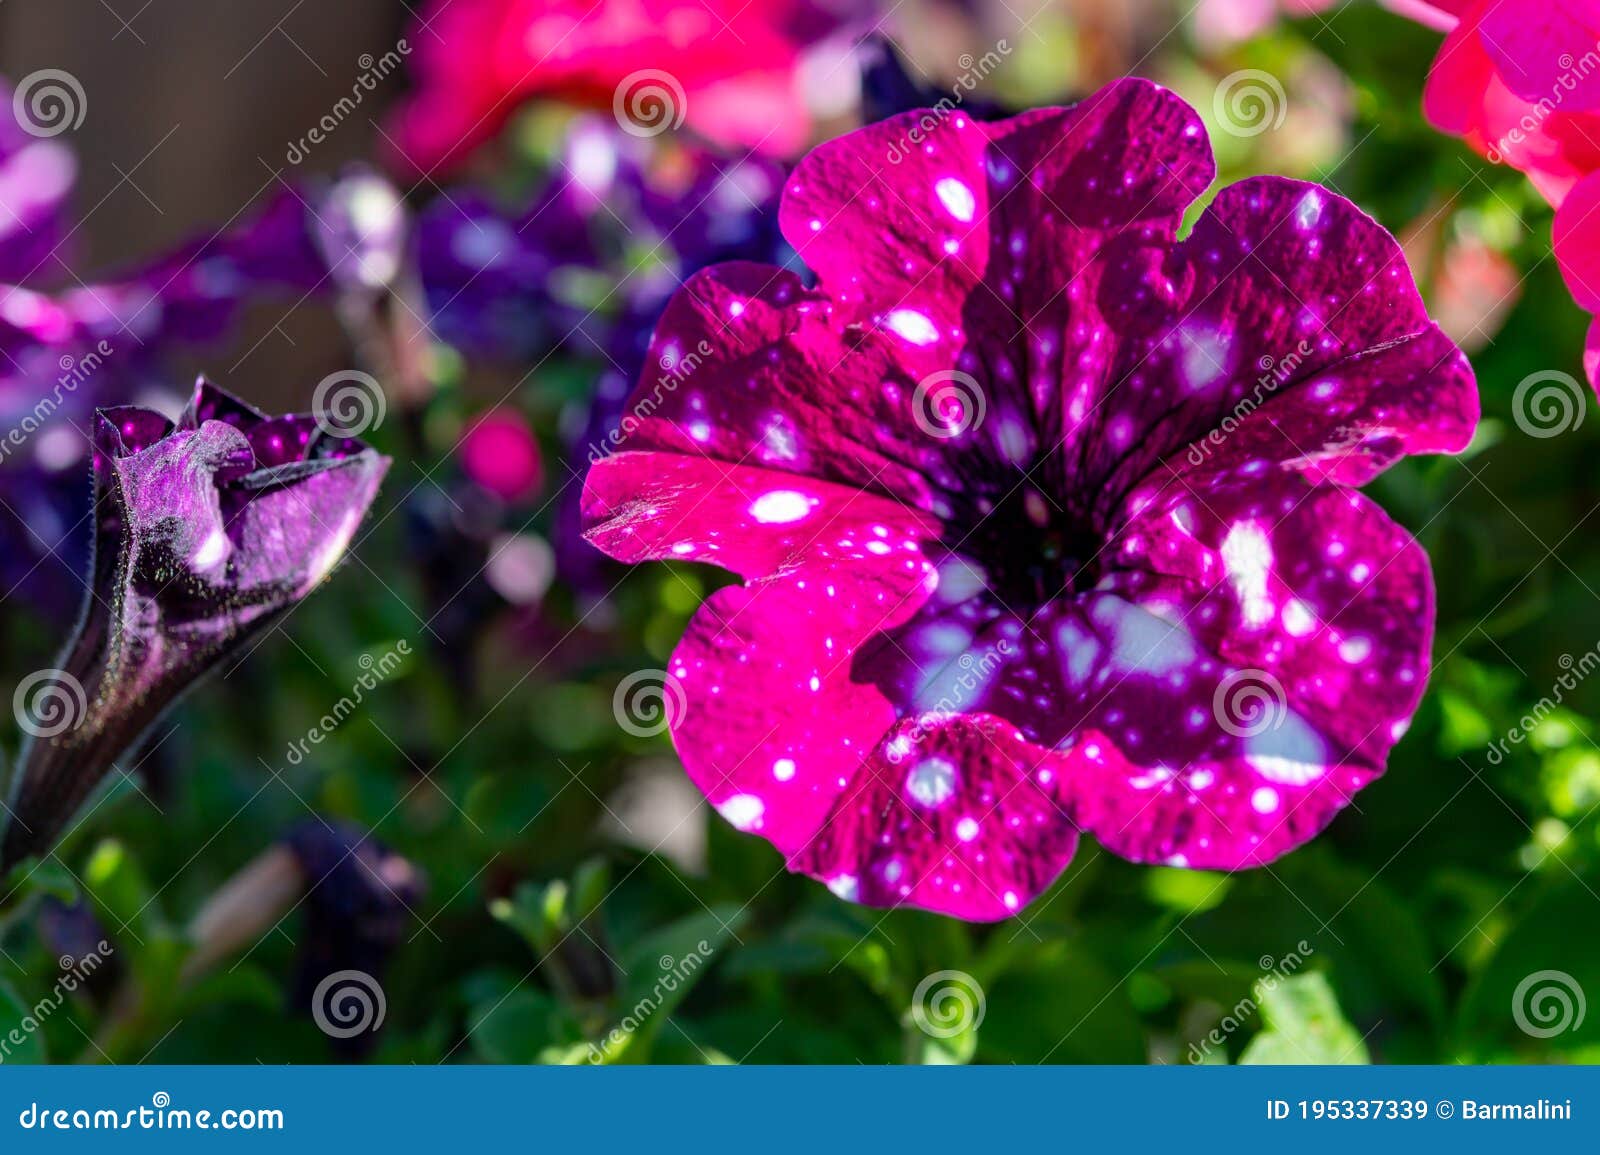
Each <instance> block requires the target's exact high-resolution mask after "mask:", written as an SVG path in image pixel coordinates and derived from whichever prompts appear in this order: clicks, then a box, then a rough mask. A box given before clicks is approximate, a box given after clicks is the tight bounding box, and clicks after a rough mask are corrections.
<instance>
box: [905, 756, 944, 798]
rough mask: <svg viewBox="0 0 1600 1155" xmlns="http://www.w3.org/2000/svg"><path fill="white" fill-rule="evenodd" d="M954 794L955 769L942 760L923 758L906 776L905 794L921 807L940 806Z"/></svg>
mask: <svg viewBox="0 0 1600 1155" xmlns="http://www.w3.org/2000/svg"><path fill="white" fill-rule="evenodd" d="M955 792H956V768H955V767H954V766H953V765H951V764H950V763H949V762H947V761H945V760H944V759H943V758H924V759H923V760H922V761H921V762H918V763H917V764H916V765H915V766H913V767H912V768H911V773H909V774H907V775H906V793H907V794H909V795H911V797H912V799H913V800H914V801H916V802H918V803H920V804H921V805H923V806H929V807H933V806H940V805H943V804H944V803H945V802H946V801H948V800H949V798H950V796H951V795H952V794H954V793H955Z"/></svg>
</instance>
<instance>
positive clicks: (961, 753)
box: [789, 714, 1078, 922]
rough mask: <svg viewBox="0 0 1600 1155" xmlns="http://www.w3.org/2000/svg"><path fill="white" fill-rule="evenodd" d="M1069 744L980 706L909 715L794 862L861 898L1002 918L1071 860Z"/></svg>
mask: <svg viewBox="0 0 1600 1155" xmlns="http://www.w3.org/2000/svg"><path fill="white" fill-rule="evenodd" d="M1075 761H1076V760H1075V759H1074V758H1071V757H1069V756H1065V755H1062V754H1057V753H1053V752H1051V751H1048V750H1043V749H1040V748H1039V747H1037V746H1034V745H1032V744H1031V743H1029V742H1028V741H1027V740H1026V739H1024V738H1023V737H1022V735H1021V734H1019V733H1017V731H1016V730H1015V729H1013V728H1012V727H1010V726H1007V725H1006V724H1005V723H1003V722H1001V721H1000V720H999V719H997V718H993V717H990V716H988V715H983V714H976V715H972V714H968V715H959V716H938V715H925V716H923V717H921V718H906V719H904V720H903V721H902V722H901V724H900V725H899V726H898V727H897V728H896V729H895V731H894V732H893V733H892V734H889V735H887V736H886V737H885V740H884V742H883V743H882V744H881V745H879V746H878V748H877V749H876V750H874V751H873V752H872V755H871V757H870V758H869V759H867V761H866V762H865V764H864V765H863V766H862V767H861V769H860V770H859V771H858V773H857V777H856V778H855V780H854V781H853V782H852V784H851V786H850V787H849V789H848V790H846V791H844V792H843V793H842V794H841V795H840V797H839V799H838V801H837V803H836V804H835V806H834V808H833V812H832V813H831V814H830V815H829V816H828V819H827V822H826V823H825V824H824V826H823V827H822V830H821V831H820V833H819V834H818V835H817V836H816V837H815V838H814V839H812V840H811V841H810V842H809V843H808V845H807V846H806V847H805V848H804V849H803V850H801V851H800V852H798V853H795V854H793V855H791V858H790V862H789V866H790V869H792V870H798V871H803V872H804V873H806V874H810V875H812V876H813V877H816V878H819V879H821V880H823V881H825V882H826V883H827V884H828V885H829V886H830V887H832V888H833V889H834V890H835V892H836V893H839V894H842V895H844V896H845V897H847V898H850V899H853V900H855V901H858V902H863V903H865V904H867V905H868V906H883V907H891V906H899V905H902V904H906V905H910V906H915V907H920V908H921V909H923V910H933V911H938V912H939V913H941V914H948V915H953V916H955V917H956V918H964V919H970V920H973V921H980V922H984V921H992V920H996V919H1002V918H1009V917H1010V916H1011V915H1014V914H1016V913H1017V911H1019V910H1020V909H1022V907H1024V906H1026V905H1027V904H1028V903H1029V902H1031V901H1033V899H1034V898H1036V897H1037V896H1038V895H1039V894H1040V893H1041V892H1042V891H1043V890H1044V889H1045V888H1046V887H1048V886H1049V885H1050V884H1051V883H1052V882H1054V881H1055V879H1056V876H1057V875H1059V874H1060V873H1061V871H1062V870H1064V869H1065V868H1066V865H1067V863H1068V862H1070V861H1071V859H1072V855H1073V852H1074V851H1075V850H1076V849H1077V845H1078V832H1077V831H1076V830H1075V829H1073V827H1072V824H1071V823H1070V822H1069V821H1067V819H1066V811H1065V809H1064V808H1063V805H1062V802H1061V796H1062V791H1063V786H1064V784H1065V783H1067V782H1070V781H1072V780H1073V779H1074V778H1075V777H1076V772H1075V771H1074V770H1073V764H1074V762H1075Z"/></svg>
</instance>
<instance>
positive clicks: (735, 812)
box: [717, 794, 767, 830]
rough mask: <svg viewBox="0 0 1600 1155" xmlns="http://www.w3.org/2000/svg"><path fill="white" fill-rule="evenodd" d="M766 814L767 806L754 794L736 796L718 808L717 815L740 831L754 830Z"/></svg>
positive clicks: (726, 800)
mask: <svg viewBox="0 0 1600 1155" xmlns="http://www.w3.org/2000/svg"><path fill="white" fill-rule="evenodd" d="M766 812H767V807H766V804H765V803H764V802H762V801H761V799H759V798H757V797H756V796H755V795H754V794H735V795H733V796H732V797H731V798H727V799H725V800H724V801H723V802H721V803H720V804H719V805H718V806H717V813H718V814H721V815H722V816H723V817H724V818H726V819H727V820H728V821H729V822H731V823H732V824H733V825H734V827H735V828H737V829H739V830H750V829H752V828H754V827H755V826H756V825H758V824H759V823H760V821H761V816H762V815H763V814H765V813H766Z"/></svg>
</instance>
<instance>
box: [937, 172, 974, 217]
mask: <svg viewBox="0 0 1600 1155" xmlns="http://www.w3.org/2000/svg"><path fill="white" fill-rule="evenodd" d="M933 191H934V192H935V193H936V194H937V195H938V197H939V203H940V204H942V205H944V207H945V211H947V212H948V213H949V214H950V215H951V216H953V217H955V218H956V220H958V221H961V222H963V223H965V222H968V221H970V220H972V218H973V216H974V215H976V213H977V211H978V201H977V198H976V197H974V196H973V195H972V190H971V189H970V188H968V187H967V186H966V185H965V184H964V183H962V182H961V181H959V180H957V179H956V178H955V177H953V176H947V177H943V178H941V179H940V180H938V181H936V182H934V186H933Z"/></svg>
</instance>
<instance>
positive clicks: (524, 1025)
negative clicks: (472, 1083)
mask: <svg viewBox="0 0 1600 1155" xmlns="http://www.w3.org/2000/svg"><path fill="white" fill-rule="evenodd" d="M469 1023H470V1028H469V1029H470V1031H471V1038H472V1049H473V1050H474V1051H476V1052H477V1054H478V1057H479V1058H481V1059H483V1061H484V1062H486V1063H549V1062H559V1061H560V1060H561V1057H562V1056H563V1055H564V1053H565V1052H566V1051H567V1050H568V1049H570V1048H571V1047H572V1046H573V1045H574V1044H575V1043H576V1042H577V1041H578V1040H579V1039H580V1038H581V1035H580V1032H579V1031H578V1027H577V1024H576V1023H575V1022H574V1021H573V1019H572V1016H571V1015H570V1014H569V1013H568V1011H567V1009H566V1008H565V1007H563V1006H562V1005H561V1004H560V1003H558V1002H557V1001H556V1000H555V999H553V998H551V997H550V996H549V995H548V994H546V993H545V992H544V991H541V990H539V989H537V988H534V987H523V988H521V989H519V990H515V991H513V992H512V993H511V994H509V995H507V996H505V997H504V998H503V999H496V1000H493V1001H491V1002H486V1003H481V1004H479V1005H478V1006H476V1007H474V1008H473V1009H472V1012H471V1015H470V1017H469Z"/></svg>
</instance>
